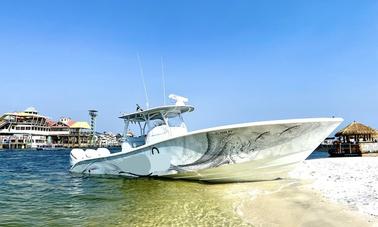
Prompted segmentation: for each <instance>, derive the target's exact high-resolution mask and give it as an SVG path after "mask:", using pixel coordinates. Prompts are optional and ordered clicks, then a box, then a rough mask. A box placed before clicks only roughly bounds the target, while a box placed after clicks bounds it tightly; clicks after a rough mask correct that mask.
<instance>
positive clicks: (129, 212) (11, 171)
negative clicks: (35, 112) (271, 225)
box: [0, 151, 246, 226]
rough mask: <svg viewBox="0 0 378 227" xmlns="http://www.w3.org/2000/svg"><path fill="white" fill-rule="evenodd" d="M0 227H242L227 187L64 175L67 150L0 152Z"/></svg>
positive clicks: (65, 173)
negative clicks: (197, 226)
mask: <svg viewBox="0 0 378 227" xmlns="http://www.w3.org/2000/svg"><path fill="white" fill-rule="evenodd" d="M0 162H1V165H0V225H1V226H4V225H5V226H6V225H9V226H31V225H33V226H46V225H47V226H108V225H121V226H136V225H138V226H141V225H146V226H153V225H185V226H188V225H208V226H209V225H210V226H213V225H244V224H245V225H246V223H244V222H243V220H242V219H240V218H239V216H238V215H236V214H235V213H234V210H233V202H234V200H233V199H232V196H231V198H227V195H228V194H229V186H227V185H208V184H201V183H196V182H183V181H164V180H156V179H138V180H135V179H124V178H114V179H106V178H96V177H81V176H73V175H71V174H70V173H69V172H68V169H69V151H0Z"/></svg>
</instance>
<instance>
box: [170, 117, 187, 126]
mask: <svg viewBox="0 0 378 227" xmlns="http://www.w3.org/2000/svg"><path fill="white" fill-rule="evenodd" d="M168 126H169V127H181V128H184V127H185V123H184V119H183V118H182V116H181V114H177V115H175V116H173V117H170V118H168Z"/></svg>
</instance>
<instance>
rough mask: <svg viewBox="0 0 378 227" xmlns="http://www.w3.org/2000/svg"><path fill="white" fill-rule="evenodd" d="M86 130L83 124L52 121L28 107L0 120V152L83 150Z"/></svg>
mask: <svg viewBox="0 0 378 227" xmlns="http://www.w3.org/2000/svg"><path fill="white" fill-rule="evenodd" d="M89 129H90V126H89V124H88V123H87V122H75V121H73V120H71V119H70V118H66V117H64V118H61V119H60V120H59V121H58V122H55V121H53V120H51V119H49V118H48V117H46V116H43V115H41V114H39V113H38V111H37V110H36V109H35V108H34V107H29V108H27V109H26V110H25V111H21V112H11V113H4V114H3V115H2V116H1V117H0V149H1V148H3V149H25V148H29V149H30V148H32V149H38V148H45V147H85V146H88V137H89Z"/></svg>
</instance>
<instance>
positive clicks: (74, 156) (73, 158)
mask: <svg viewBox="0 0 378 227" xmlns="http://www.w3.org/2000/svg"><path fill="white" fill-rule="evenodd" d="M85 158H86V156H85V152H84V150H83V149H77V148H75V149H72V151H71V153H70V162H71V166H73V165H75V163H77V162H79V161H81V160H84V159H85Z"/></svg>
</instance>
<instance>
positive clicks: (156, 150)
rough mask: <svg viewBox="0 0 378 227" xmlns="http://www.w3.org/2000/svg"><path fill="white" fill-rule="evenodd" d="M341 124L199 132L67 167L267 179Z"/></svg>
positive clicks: (273, 124) (309, 122) (323, 121)
mask: <svg viewBox="0 0 378 227" xmlns="http://www.w3.org/2000/svg"><path fill="white" fill-rule="evenodd" d="M341 122H342V119H340V118H320V119H299V120H284V121H269V122H256V123H248V124H240V125H231V126H224V127H218V128H213V129H207V130H201V131H196V132H192V133H189V134H187V135H185V136H180V137H176V138H171V139H168V140H165V141H161V142H158V143H154V144H149V145H145V146H142V147H139V148H137V149H135V150H132V151H129V152H119V153H114V154H111V155H108V156H106V157H100V158H94V159H88V160H83V161H79V162H77V163H76V164H74V165H73V166H72V167H71V170H70V171H71V172H74V173H82V174H91V175H92V174H93V175H117V176H126V177H141V176H158V177H166V178H172V179H185V180H201V181H209V182H235V181H238V182H239V181H262V180H273V179H277V178H284V177H286V175H287V172H289V171H290V170H292V169H293V168H294V167H295V166H296V165H297V164H298V163H300V162H301V161H303V160H305V159H306V158H307V157H308V156H309V155H310V154H311V152H312V151H313V150H314V149H315V148H316V147H317V146H318V145H319V144H320V143H321V142H322V141H323V140H324V139H325V138H326V137H327V136H328V135H329V134H330V133H331V132H332V131H333V130H334V129H335V128H336V127H337V126H338V125H339V124H340V123H341Z"/></svg>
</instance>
